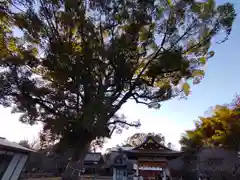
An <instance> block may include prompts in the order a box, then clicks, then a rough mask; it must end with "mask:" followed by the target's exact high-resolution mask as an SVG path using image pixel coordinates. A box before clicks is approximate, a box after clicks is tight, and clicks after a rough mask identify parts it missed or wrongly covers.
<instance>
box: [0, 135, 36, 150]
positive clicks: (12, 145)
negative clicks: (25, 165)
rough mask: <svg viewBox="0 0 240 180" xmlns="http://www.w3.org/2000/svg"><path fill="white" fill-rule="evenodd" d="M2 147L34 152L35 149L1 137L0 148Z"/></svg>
mask: <svg viewBox="0 0 240 180" xmlns="http://www.w3.org/2000/svg"><path fill="white" fill-rule="evenodd" d="M1 149H11V150H19V151H25V152H31V151H32V152H33V150H31V149H28V148H25V147H23V146H21V145H19V144H18V143H15V142H10V141H8V140H7V139H5V138H3V137H0V150H1Z"/></svg>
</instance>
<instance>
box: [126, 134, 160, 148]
mask: <svg viewBox="0 0 240 180" xmlns="http://www.w3.org/2000/svg"><path fill="white" fill-rule="evenodd" d="M147 136H153V137H154V139H155V140H156V141H157V142H159V143H160V144H163V145H165V137H164V136H163V135H162V134H161V133H157V134H156V133H135V134H133V135H132V136H130V137H128V138H127V140H126V142H125V143H124V144H126V146H127V145H128V146H132V147H136V146H138V145H140V144H141V143H142V142H143V141H144V140H145V138H146V137H147Z"/></svg>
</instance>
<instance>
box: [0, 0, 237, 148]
mask: <svg viewBox="0 0 240 180" xmlns="http://www.w3.org/2000/svg"><path fill="white" fill-rule="evenodd" d="M235 16H236V14H235V10H234V7H233V5H232V4H230V3H226V4H223V5H216V3H215V0H207V1H204V2H202V1H197V0H176V1H172V0H94V1H93V0H5V1H3V3H1V12H0V48H1V52H0V66H1V71H0V83H1V89H0V104H1V105H4V106H5V107H13V109H12V111H13V113H22V115H21V118H20V121H21V122H24V123H28V124H34V123H36V122H42V123H43V124H44V131H43V133H42V139H43V140H49V141H51V142H54V143H56V142H58V144H59V148H60V149H61V148H66V147H71V148H73V149H75V150H76V152H83V151H84V150H86V149H88V145H89V144H90V142H91V141H92V140H94V139H95V138H101V137H109V136H110V135H111V132H113V130H114V129H116V128H118V127H123V126H124V125H127V126H129V125H130V126H138V125H139V123H138V122H127V121H126V119H123V118H121V116H120V115H119V114H117V112H118V110H119V109H120V108H121V106H122V105H123V104H124V103H125V102H127V101H128V100H129V99H132V100H135V101H136V102H137V103H142V104H145V105H147V106H148V107H152V108H158V107H160V103H161V102H162V101H165V100H168V99H171V98H173V97H176V96H185V95H188V94H189V93H190V84H192V83H194V84H196V83H199V82H200V80H201V79H202V78H203V76H204V71H203V67H204V65H205V63H206V61H207V60H208V59H209V58H210V57H212V56H213V55H214V52H213V51H210V47H211V43H212V42H213V41H212V40H213V37H215V36H216V35H218V34H220V33H225V34H226V38H223V41H225V40H226V39H227V37H228V36H229V34H230V32H231V29H232V24H233V21H234V19H235ZM221 40H222V39H221ZM214 41H217V40H216V39H215V40H214ZM223 41H221V42H223Z"/></svg>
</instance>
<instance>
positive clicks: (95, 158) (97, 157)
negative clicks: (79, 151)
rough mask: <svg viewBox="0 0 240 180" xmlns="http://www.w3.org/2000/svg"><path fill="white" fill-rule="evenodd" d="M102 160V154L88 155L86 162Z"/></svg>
mask: <svg viewBox="0 0 240 180" xmlns="http://www.w3.org/2000/svg"><path fill="white" fill-rule="evenodd" d="M101 158H102V154H101V153H87V154H86V156H85V158H84V161H86V162H99V161H100V160H101Z"/></svg>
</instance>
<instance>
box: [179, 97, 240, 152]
mask: <svg viewBox="0 0 240 180" xmlns="http://www.w3.org/2000/svg"><path fill="white" fill-rule="evenodd" d="M195 126H196V127H195V129H193V130H189V131H186V133H185V134H184V135H183V136H182V137H181V140H180V143H181V145H182V148H183V149H197V148H201V147H224V148H227V149H233V150H237V151H239V149H240V139H239V136H240V99H239V97H238V98H236V100H234V102H233V103H231V105H221V106H220V105H217V106H216V107H215V108H213V110H212V114H211V115H210V116H207V117H200V118H199V120H198V121H196V123H195Z"/></svg>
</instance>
